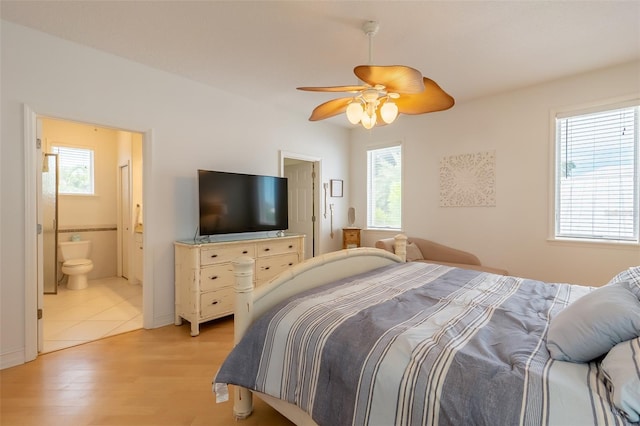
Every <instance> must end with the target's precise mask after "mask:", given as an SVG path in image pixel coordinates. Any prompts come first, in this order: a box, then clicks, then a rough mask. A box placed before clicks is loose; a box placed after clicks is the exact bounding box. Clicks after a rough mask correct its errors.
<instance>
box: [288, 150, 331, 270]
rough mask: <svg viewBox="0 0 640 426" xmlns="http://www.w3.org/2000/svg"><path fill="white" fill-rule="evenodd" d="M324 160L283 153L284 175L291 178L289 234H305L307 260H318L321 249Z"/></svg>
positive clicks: (289, 181)
mask: <svg viewBox="0 0 640 426" xmlns="http://www.w3.org/2000/svg"><path fill="white" fill-rule="evenodd" d="M320 164H321V162H320V159H319V158H315V157H308V156H304V155H300V154H293V153H286V152H282V153H281V166H282V167H281V168H282V170H281V175H282V176H284V177H286V178H287V179H288V190H289V232H295V233H298V234H304V235H305V236H306V238H305V250H304V252H305V259H309V258H311V257H314V256H315V255H316V254H318V253H319V252H320V248H319V238H318V235H319V229H318V226H319V221H318V212H319V207H318V206H319V204H320V199H319V195H318V194H319V191H318V185H319V182H320V180H319V179H320V177H319V175H320Z"/></svg>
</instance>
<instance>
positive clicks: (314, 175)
mask: <svg viewBox="0 0 640 426" xmlns="http://www.w3.org/2000/svg"><path fill="white" fill-rule="evenodd" d="M311 178H312V179H315V178H316V172H315V171H313V172H311Z"/></svg>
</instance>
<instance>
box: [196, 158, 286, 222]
mask: <svg viewBox="0 0 640 426" xmlns="http://www.w3.org/2000/svg"><path fill="white" fill-rule="evenodd" d="M198 196H199V204H200V235H214V234H232V233H243V232H259V231H283V230H285V229H287V228H288V227H289V212H288V202H287V179H286V178H283V177H275V176H259V175H247V174H240V173H228V172H218V171H210V170H198Z"/></svg>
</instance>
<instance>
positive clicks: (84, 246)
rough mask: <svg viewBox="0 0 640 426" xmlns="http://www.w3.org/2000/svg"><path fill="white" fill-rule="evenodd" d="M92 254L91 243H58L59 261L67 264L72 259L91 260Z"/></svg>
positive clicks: (86, 241) (87, 241)
mask: <svg viewBox="0 0 640 426" xmlns="http://www.w3.org/2000/svg"><path fill="white" fill-rule="evenodd" d="M90 254H91V241H89V240H83V241H60V242H59V243H58V261H60V262H65V261H67V260H70V259H89V255H90Z"/></svg>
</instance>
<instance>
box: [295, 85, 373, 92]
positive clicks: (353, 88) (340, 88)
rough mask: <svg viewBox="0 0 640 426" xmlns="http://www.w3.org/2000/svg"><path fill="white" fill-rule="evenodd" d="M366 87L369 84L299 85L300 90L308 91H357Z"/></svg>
mask: <svg viewBox="0 0 640 426" xmlns="http://www.w3.org/2000/svg"><path fill="white" fill-rule="evenodd" d="M366 88H367V86H330V87H297V89H298V90H306V91H308V92H351V93H356V92H359V91H361V90H364V89H366Z"/></svg>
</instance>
